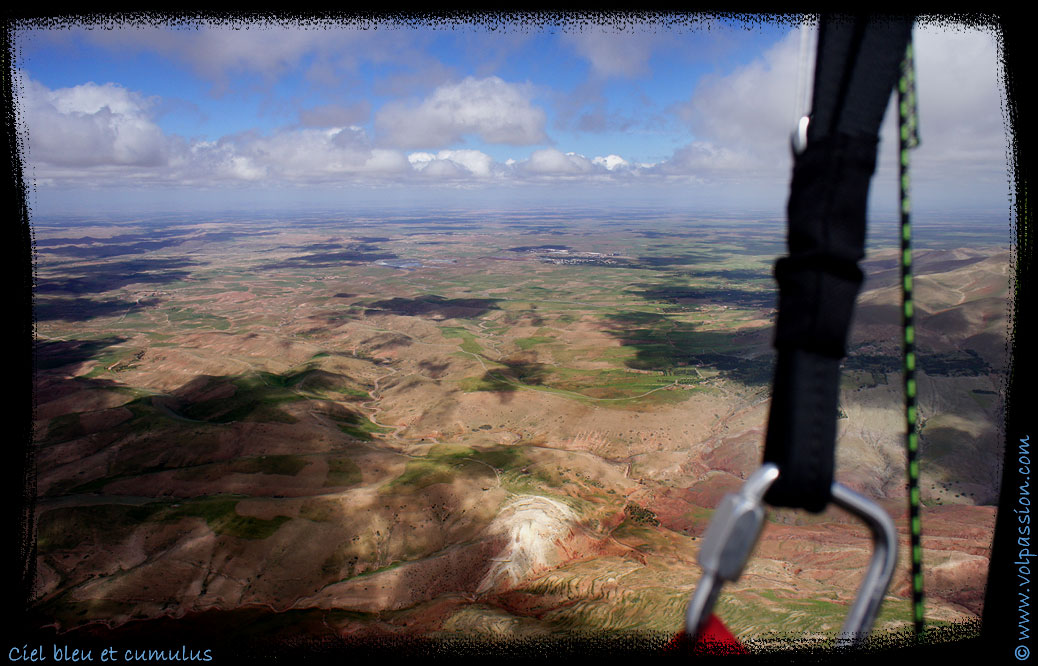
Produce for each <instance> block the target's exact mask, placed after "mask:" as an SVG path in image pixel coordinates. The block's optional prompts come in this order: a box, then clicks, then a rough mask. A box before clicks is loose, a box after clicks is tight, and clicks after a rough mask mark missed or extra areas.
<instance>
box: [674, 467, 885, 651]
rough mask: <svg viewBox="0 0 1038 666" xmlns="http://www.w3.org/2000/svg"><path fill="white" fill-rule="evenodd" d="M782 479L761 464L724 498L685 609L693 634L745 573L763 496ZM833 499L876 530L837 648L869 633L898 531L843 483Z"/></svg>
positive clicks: (705, 540) (872, 504) (761, 521)
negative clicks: (728, 585) (725, 588)
mask: <svg viewBox="0 0 1038 666" xmlns="http://www.w3.org/2000/svg"><path fill="white" fill-rule="evenodd" d="M778 477H779V469H778V467H777V466H776V465H774V464H773V463H767V464H765V465H762V466H761V467H760V469H758V470H757V471H756V472H754V473H753V474H751V475H750V476H749V478H747V479H746V482H745V483H744V484H743V485H742V487H741V488H740V489H739V492H737V493H728V494H727V495H725V496H724V499H723V500H721V505H720V506H719V507H718V508H717V511H716V513H715V514H714V517H713V519H712V520H711V521H710V526H709V527H708V528H707V530H706V534H705V535H704V537H703V545H702V547H701V548H700V550H699V557H698V559H699V565H700V566H701V567H702V568H703V576H702V578H700V580H699V584H698V585H697V586H696V590H695V592H694V593H693V594H692V597H691V598H690V600H689V603H688V608H687V610H686V612H685V632H686V633H687V634H688V635H689V636H691V637H695V636H696V635H697V634H698V633H699V631H700V630H701V629H702V627H703V625H704V624H706V621H707V619H708V618H709V617H710V613H711V612H712V611H713V608H714V605H715V604H716V602H717V597H718V595H719V594H720V592H721V586H722V585H723V584H724V583H725V582H733V581H736V580H738V579H739V576H741V575H742V572H743V569H744V568H745V567H746V562H747V561H748V560H749V557H750V553H751V552H752V551H753V548H754V547H755V546H756V544H757V540H758V539H759V538H760V533H761V529H762V528H763V526H764V494H765V493H766V492H767V491H768V488H770V487H771V485H772V484H773V483H774V482H775V480H776V479H778ZM832 498H833V502H834V503H836V505H837V506H839V507H841V508H843V509H844V510H846V511H848V512H850V513H853V514H854V515H856V516H858V517H859V518H861V519H862V520H863V521H864V522H865V524H866V525H868V526H869V529H870V530H871V531H872V543H873V552H872V559H871V560H870V562H869V568H868V571H867V572H866V573H865V580H864V581H863V582H862V584H861V586H860V587H859V588H858V594H857V596H856V598H855V600H854V604H853V605H852V606H851V610H850V612H849V613H848V614H847V617H846V619H845V620H844V623H843V628H842V629H841V630H840V635H839V637H838V638H837V640H836V644H837V647H853V646H856V645H858V644H860V643H861V642H862V641H864V640H865V638H867V637H868V635H869V631H870V630H871V629H872V624H873V622H874V621H875V619H876V614H877V613H878V612H879V607H880V604H882V603H883V596H884V595H885V594H886V592H887V588H888V587H889V586H890V579H891V577H892V576H893V575H894V565H895V564H896V562H897V530H896V529H895V527H894V521H893V520H891V519H890V516H888V515H887V512H886V511H884V510H883V508H882V507H880V506H879V505H878V504H876V503H875V502H873V501H872V500H869V499H867V498H865V497H863V496H862V495H859V494H858V493H856V492H854V491H852V490H850V489H849V488H847V487H845V486H842V485H840V484H839V483H834V484H833V486H832Z"/></svg>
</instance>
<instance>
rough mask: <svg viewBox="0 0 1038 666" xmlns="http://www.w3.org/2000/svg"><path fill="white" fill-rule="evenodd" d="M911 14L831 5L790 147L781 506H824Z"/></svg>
mask: <svg viewBox="0 0 1038 666" xmlns="http://www.w3.org/2000/svg"><path fill="white" fill-rule="evenodd" d="M911 29H912V18H911V17H906V18H899V19H889V18H887V19H879V18H875V17H867V18H866V17H857V18H853V19H847V18H844V19H835V18H832V17H823V19H822V22H821V25H820V27H819V35H818V56H817V62H816V65H815V82H814V94H813V100H812V110H811V121H810V125H809V126H808V133H807V137H808V140H807V146H806V148H805V149H804V150H803V152H801V153H800V154H798V155H795V156H794V164H793V180H792V185H791V186H790V196H789V204H788V207H787V215H788V222H789V236H788V250H789V254H788V255H787V256H785V257H782V258H781V259H779V260H778V261H777V262H776V264H775V278H776V280H777V281H778V287H779V310H778V320H777V322H776V325H775V348H776V350H777V360H776V365H775V377H774V382H773V385H772V399H771V411H770V414H769V417H768V430H767V439H766V441H765V448H764V462H772V463H775V464H776V465H778V467H779V470H780V476H779V478H778V480H777V481H776V482H775V483H774V485H772V486H771V489H770V490H769V491H768V493H767V495H766V496H765V501H767V502H768V503H769V504H772V505H775V506H788V507H793V508H802V509H806V510H808V511H813V512H817V511H821V510H823V509H824V508H825V507H826V505H828V503H829V501H830V499H831V496H830V489H831V487H832V482H833V468H834V463H835V455H836V419H837V409H838V399H839V380H840V371H839V363H840V359H842V358H843V357H844V356H846V354H847V334H848V332H849V330H850V325H851V317H852V314H853V312H854V303H855V300H856V299H857V295H858V291H859V289H860V287H861V283H862V280H863V275H862V272H861V269H860V268H859V267H858V261H860V260H861V259H862V258H863V257H864V256H865V211H866V203H867V200H868V193H869V182H870V180H871V179H872V173H873V171H874V170H875V166H876V152H877V148H878V144H879V139H878V135H879V126H880V123H881V122H882V120H883V112H884V111H885V109H886V106H887V102H888V100H889V99H890V93H891V91H893V90H894V84H895V82H896V81H897V79H898V76H899V73H900V69H899V67H900V63H901V60H902V58H903V56H904V53H905V47H906V45H907V44H908V39H909V36H910V35H911Z"/></svg>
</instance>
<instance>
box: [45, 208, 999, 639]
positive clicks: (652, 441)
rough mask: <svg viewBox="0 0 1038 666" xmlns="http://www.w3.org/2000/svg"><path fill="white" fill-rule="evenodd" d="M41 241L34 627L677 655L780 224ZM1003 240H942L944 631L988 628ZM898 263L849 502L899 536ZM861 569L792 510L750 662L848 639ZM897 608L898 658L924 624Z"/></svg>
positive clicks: (930, 539)
mask: <svg viewBox="0 0 1038 666" xmlns="http://www.w3.org/2000/svg"><path fill="white" fill-rule="evenodd" d="M640 218H641V219H640ZM35 231H36V243H37V249H38V252H39V258H40V260H39V264H38V266H39V273H38V278H37V280H38V282H37V313H38V314H37V317H38V321H37V326H38V331H39V335H38V337H39V342H38V364H39V372H38V380H37V386H36V390H37V400H38V411H37V416H36V418H37V426H38V427H37V432H38V444H39V447H40V448H39V453H38V460H39V467H40V474H39V481H38V483H39V493H40V500H39V505H38V511H39V516H40V520H39V528H38V529H39V532H38V534H39V536H38V547H39V581H40V582H39V585H40V602H39V603H40V604H41V608H42V609H44V611H45V612H46V613H47V615H49V616H52V617H53V618H54V620H55V621H56V622H58V623H60V625H61V626H63V627H66V626H75V625H77V624H80V623H83V622H91V621H104V622H107V623H114V624H118V623H123V622H126V621H128V620H131V619H135V618H153V617H158V616H163V615H167V614H172V615H181V614H184V613H191V612H199V611H203V610H206V609H224V610H229V609H234V608H239V607H248V606H255V605H259V606H263V607H266V608H269V609H271V610H273V611H277V612H287V611H304V610H306V611H312V612H314V613H319V614H320V617H321V618H322V621H323V623H324V625H325V626H326V627H328V628H330V629H331V630H333V631H337V632H341V633H356V632H433V633H450V632H463V633H488V632H489V633H490V634H492V635H497V634H501V633H505V634H514V635H521V636H523V635H538V634H545V633H552V632H554V633H558V632H566V631H581V630H627V631H635V630H643V631H659V632H669V633H675V632H676V631H678V630H679V629H680V623H681V622H682V618H683V607H684V604H685V603H686V602H687V597H688V595H689V594H690V591H691V589H692V586H693V585H694V584H695V582H696V581H697V579H698V576H699V568H698V565H697V564H696V563H695V555H696V552H697V538H698V537H700V536H701V535H702V533H703V531H704V530H705V528H706V525H707V522H708V519H709V516H710V514H711V512H712V510H713V509H714V508H715V507H716V504H717V502H718V501H719V499H720V497H721V496H722V495H723V494H724V493H725V492H728V491H731V490H734V489H736V488H737V487H738V485H739V484H740V480H741V479H743V478H745V476H746V475H748V474H749V473H750V472H752V471H753V470H754V469H755V468H756V467H757V466H758V465H759V464H760V447H761V446H762V443H763V431H762V429H763V426H764V424H765V420H766V414H767V412H766V407H767V403H768V397H769V390H770V386H769V383H770V370H771V365H770V364H771V359H772V351H771V337H772V324H773V319H774V312H775V309H774V308H775V289H774V286H773V279H772V278H771V275H770V272H771V269H770V264H771V263H772V262H773V258H774V256H776V255H777V254H779V253H780V252H781V250H782V244H783V242H784V238H783V227H782V225H781V224H780V222H778V221H774V220H724V219H700V220H691V221H690V220H684V219H657V218H655V217H653V216H651V215H643V216H639V214H638V212H637V211H627V212H625V213H624V214H622V215H617V216H615V217H612V218H610V217H603V216H602V214H597V215H596V214H593V213H590V212H584V211H579V210H578V211H572V212H567V213H565V214H557V215H549V214H546V213H541V214H529V215H526V216H521V215H502V214H497V213H494V212H487V213H485V214H479V215H468V216H464V215H460V214H457V215H451V216H444V217H425V218H413V219H375V218H338V217H330V218H317V217H315V218H309V219H297V220H293V221H292V224H291V226H290V228H288V229H286V228H285V226H284V225H283V224H282V223H280V222H279V221H278V220H277V219H268V220H263V219H222V220H220V219H215V220H206V221H195V220H189V219H188V220H183V219H181V220H162V221H147V220H142V221H136V222H126V223H121V224H111V223H108V224H106V223H104V222H102V221H101V220H96V221H83V222H80V223H77V224H74V225H67V224H63V223H61V222H54V223H49V224H38V225H37V226H36V229H35ZM927 232H929V234H927ZM376 234H377V235H376ZM928 235H929V238H927V236H928ZM993 235H994V234H988V237H987V238H985V237H984V234H978V233H977V232H976V231H974V230H973V227H972V226H971V225H968V224H958V225H955V224H951V223H949V224H946V225H940V224H936V225H934V226H933V227H932V228H927V227H925V226H924V227H922V228H921V231H920V236H921V237H922V240H920V244H921V247H920V248H919V249H918V256H917V276H916V284H917V302H918V307H919V310H920V315H919V344H920V368H921V374H920V384H921V388H920V404H921V414H920V418H921V423H922V466H923V470H924V472H923V481H924V485H923V489H922V499H923V504H924V506H925V510H924V520H925V524H926V528H927V531H926V540H925V542H924V543H925V557H926V561H927V564H928V565H929V567H930V571H931V572H932V573H931V575H930V579H929V580H928V606H927V611H928V614H929V616H930V621H931V622H941V621H944V622H953V621H957V620H962V619H965V618H970V617H975V616H977V615H978V614H979V612H980V610H981V607H982V602H983V590H984V581H985V572H986V567H987V552H986V551H987V549H988V547H989V545H990V538H991V531H992V527H993V519H994V510H995V506H994V505H995V504H996V503H997V483H998V476H997V460H996V458H995V457H994V456H993V455H991V452H992V451H993V450H994V448H995V447H996V444H997V440H998V436H997V419H998V414H999V402H998V400H999V399H998V395H999V389H1000V378H1001V374H1002V368H1003V364H1004V362H1005V361H1004V346H1005V316H1006V312H1005V310H1006V299H1007V288H1008V287H1007V285H1008V282H1007V278H1008V269H1009V262H1008V253H1007V251H1006V250H1004V249H1001V248H999V247H998V246H997V244H996V243H994V242H992V241H993V239H992V238H991V236H993ZM924 241H927V242H925V243H924ZM985 241H987V242H986V243H985ZM963 247H968V248H969V249H963ZM896 253H897V249H896V247H894V246H893V244H889V246H884V244H883V243H877V244H876V246H875V247H873V248H872V249H871V250H870V256H869V257H868V258H867V261H866V263H865V266H866V268H867V269H868V276H869V277H868V282H867V284H866V286H865V289H864V290H863V293H862V295H861V297H860V299H859V311H858V312H859V314H858V317H857V320H856V323H855V328H854V333H853V336H852V338H853V339H852V353H851V355H850V357H849V358H848V359H847V361H846V362H845V369H844V379H843V388H842V392H841V416H843V417H845V418H841V419H840V434H839V436H840V440H839V442H840V443H839V448H838V478H840V480H841V481H843V482H844V483H845V484H847V485H848V486H850V487H851V488H853V489H855V490H858V491H859V492H863V493H866V494H868V495H869V496H871V497H874V498H877V499H878V500H879V501H880V502H881V503H882V504H883V506H884V507H885V508H887V510H888V511H889V512H890V513H891V515H892V516H895V517H899V518H900V520H899V524H900V525H901V526H902V528H903V527H904V525H905V520H904V513H905V508H906V506H907V504H906V502H905V487H904V461H903V457H904V452H903V442H902V439H903V437H902V436H900V435H901V433H900V432H899V430H898V425H899V424H900V422H901V418H902V417H901V410H902V409H903V407H901V403H900V399H901V398H900V391H901V389H900V385H899V380H898V377H899V371H900V360H899V354H900V347H899V343H898V342H897V340H898V338H897V335H896V332H897V327H898V326H899V320H898V317H897V313H898V308H899V301H898V300H897V299H898V298H899V292H898V291H897V290H896V289H895V286H896V284H897V282H898V279H899V278H898V274H897V268H896ZM902 536H904V532H903V531H902ZM906 550H907V548H905V547H902V552H904V551H906ZM868 556H869V535H868V533H867V531H866V530H865V529H864V528H863V526H861V525H859V524H856V523H855V521H854V520H853V519H852V518H850V517H848V516H844V515H841V514H840V512H839V511H838V510H835V509H834V510H832V511H830V512H826V513H824V514H820V515H811V514H806V513H802V512H801V513H796V512H791V511H786V512H782V511H775V512H773V514H772V515H771V518H770V521H769V523H768V525H767V527H766V529H765V532H764V535H763V537H762V542H761V545H760V547H759V550H758V554H757V557H756V558H755V559H753V560H752V561H751V564H750V566H749V568H748V570H747V573H746V574H745V576H744V578H743V579H742V580H741V581H740V582H739V583H738V584H737V585H734V586H732V588H731V591H730V593H729V594H726V595H725V596H723V597H722V599H721V601H720V610H721V613H723V616H724V618H725V620H726V622H727V623H728V624H729V625H730V626H731V628H732V630H733V631H737V632H742V633H743V634H744V635H746V636H748V637H751V638H752V637H754V636H755V635H757V634H759V633H761V632H764V631H765V630H768V629H770V628H776V629H777V628H780V629H781V631H784V632H805V633H811V632H815V633H824V632H825V631H828V630H835V629H836V628H838V626H839V624H840V622H841V621H842V619H841V618H842V616H843V614H844V613H845V612H846V606H847V604H848V603H849V601H850V599H851V598H852V596H853V591H854V590H855V589H856V586H857V579H858V578H859V577H860V570H861V569H862V567H863V566H864V564H865V562H866V561H867V558H868ZM907 577H908V572H907V569H906V567H905V566H902V567H901V568H900V569H899V576H898V578H896V580H895V582H894V584H893V586H892V589H891V590H890V593H889V597H888V603H887V604H886V605H885V606H884V609H883V612H882V615H881V617H880V623H879V627H880V628H881V629H887V630H896V629H898V628H903V627H901V625H902V624H903V623H905V622H906V621H907V619H908V613H909V610H910V609H909V605H908V602H907V600H906V595H907V585H908V582H907ZM289 617H291V616H286V622H288V621H289V620H288V618H289Z"/></svg>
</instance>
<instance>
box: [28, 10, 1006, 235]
mask: <svg viewBox="0 0 1038 666" xmlns="http://www.w3.org/2000/svg"><path fill="white" fill-rule="evenodd" d="M369 27H370V26H369ZM237 28H238V29H233V28H232V27H231V26H229V25H226V24H218V23H198V24H190V25H188V26H186V27H182V28H179V29H175V28H171V27H170V26H168V25H162V24H156V25H152V26H147V25H145V26H141V25H130V24H126V25H119V24H115V25H113V26H111V29H100V28H99V27H97V26H94V27H91V26H86V25H75V26H72V27H71V29H63V30H61V29H53V28H34V27H31V26H26V27H24V28H23V29H21V30H20V31H19V32H18V33H17V36H16V45H17V47H18V51H19V57H18V59H17V61H16V63H15V67H16V75H17V80H18V82H19V85H20V89H19V91H18V99H19V109H18V110H19V114H20V115H19V118H20V121H21V123H22V127H23V129H24V131H25V132H26V145H27V147H28V150H27V153H28V154H27V157H26V159H25V166H26V169H27V171H26V175H27V178H28V180H29V181H30V182H31V183H32V184H33V185H34V186H35V190H34V192H35V194H34V195H33V197H34V200H33V201H31V202H30V205H32V206H33V208H34V210H36V211H38V212H41V213H46V212H58V211H61V212H76V211H77V210H82V211H83V212H88V211H93V210H98V211H102V212H103V209H104V208H105V207H109V208H113V209H115V208H119V209H127V210H132V209H133V208H135V207H136V208H140V209H141V210H142V211H143V210H147V209H162V208H169V207H173V208H176V207H181V208H190V207H191V206H203V207H214V208H235V207H246V208H247V207H249V206H250V205H253V206H259V205H262V206H272V205H276V204H282V206H283V207H284V208H289V209H290V208H292V207H306V206H308V205H309V206H319V207H335V206H337V205H341V203H344V202H350V201H358V200H363V201H365V202H368V203H370V204H371V205H378V204H379V202H380V201H382V202H385V203H386V204H387V205H391V204H393V205H397V204H399V203H400V202H402V201H406V202H414V203H416V204H417V203H421V202H423V201H424V202H426V203H429V204H430V205H439V204H441V203H442V202H445V201H449V202H452V203H454V204H456V205H457V206H459V207H464V206H474V207H479V208H487V207H494V204H495V203H496V202H512V203H510V204H509V206H514V205H517V203H516V202H518V205H524V206H529V207H536V206H537V205H542V204H543V205H556V204H559V203H562V202H567V201H571V202H572V203H575V204H581V203H597V204H600V205H619V206H622V205H644V204H652V203H655V204H659V205H671V204H673V205H675V206H678V207H683V208H688V209H695V208H696V207H697V206H698V207H703V208H704V209H709V210H732V211H733V212H740V213H741V212H755V211H762V212H765V213H770V214H774V215H781V211H782V209H783V207H784V205H785V199H784V196H785V194H784V193H785V190H786V187H787V185H788V179H789V169H790V164H791V163H790V158H789V149H788V136H789V131H790V129H791V127H792V125H793V123H794V121H795V118H796V116H797V100H796V92H797V84H798V81H804V80H807V79H809V77H810V67H811V63H810V58H808V59H807V60H806V61H805V60H804V57H803V56H804V54H808V55H811V54H812V48H811V47H812V42H811V37H812V36H813V31H812V30H810V29H809V30H807V31H804V32H803V34H802V31H801V30H800V29H799V27H798V26H795V25H793V24H789V23H786V24H782V23H777V22H768V21H761V22H758V23H755V24H752V25H747V24H739V23H734V22H722V21H717V20H711V21H696V20H688V21H678V22H675V23H672V24H669V25H662V24H650V23H641V24H639V23H637V22H635V23H634V24H633V25H629V26H627V27H626V28H624V29H618V28H616V27H615V26H613V25H612V24H611V23H609V22H605V23H603V24H601V25H590V24H584V25H580V24H575V23H574V24H566V25H556V26H545V25H529V26H527V25H521V24H519V25H507V24H504V25H500V26H499V29H498V30H495V31H490V30H487V29H486V27H484V26H481V25H475V24H465V23H455V24H453V25H451V26H449V27H448V28H446V29H444V28H440V29H434V28H432V27H428V26H427V27H414V26H412V25H407V24H394V23H390V22H381V23H379V24H377V28H376V29H367V30H363V29H359V27H358V26H356V25H352V26H351V25H342V24H328V25H322V26H320V27H315V26H313V25H309V26H304V25H298V24H288V23H286V24H276V23H274V24H249V25H248V26H247V29H245V28H246V26H245V25H241V24H239V25H238V26H237ZM915 38H916V43H917V53H918V73H919V81H920V83H919V88H920V90H919V94H920V115H921V120H920V124H921V127H922V131H923V146H922V147H921V148H920V149H919V150H918V151H917V152H916V155H915V156H914V159H915V163H916V168H915V183H916V190H917V192H916V199H917V201H918V202H920V203H921V204H924V205H930V206H931V207H938V208H942V209H946V210H949V211H952V210H955V209H961V208H970V209H991V210H995V211H997V210H1006V211H1008V203H1007V199H1008V194H1009V187H1008V184H1007V182H1006V181H1007V173H1006V160H1005V145H1006V132H1005V128H1004V126H1003V120H1002V114H1001V106H1000V94H1001V87H1000V81H999V78H998V65H997V53H998V52H997V44H996V40H995V37H994V36H993V35H991V34H988V33H984V32H980V31H976V30H972V29H964V30H953V29H948V28H947V27H946V26H944V27H941V26H932V27H927V26H922V27H917V29H916V34H915ZM888 125H889V123H888ZM892 129H893V127H892V125H890V126H887V127H885V129H884V142H883V145H884V150H883V152H881V160H883V162H881V163H882V164H883V165H884V166H881V168H880V170H879V173H878V177H877V180H876V185H877V186H879V187H882V186H883V184H890V183H893V177H894V175H893V164H894V162H893V157H892V155H891V153H890V147H891V145H892V144H893V143H894V140H893V137H892V135H891V134H890V133H891V131H892ZM887 137H890V138H889V139H888V138H887ZM888 164H889V166H887V165H888ZM890 187H894V186H893V185H890ZM874 189H876V188H874ZM886 199H892V198H891V197H886ZM892 205H893V204H892V201H891V203H890V205H889V206H888V207H891V208H892Z"/></svg>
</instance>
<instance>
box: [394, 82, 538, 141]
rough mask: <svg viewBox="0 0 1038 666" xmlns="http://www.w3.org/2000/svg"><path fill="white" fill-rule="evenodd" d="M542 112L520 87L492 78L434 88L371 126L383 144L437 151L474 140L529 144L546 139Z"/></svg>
mask: <svg viewBox="0 0 1038 666" xmlns="http://www.w3.org/2000/svg"><path fill="white" fill-rule="evenodd" d="M544 123H545V114H544V111H543V110H541V109H539V108H537V107H535V106H533V105H532V103H531V102H530V99H529V95H528V94H527V93H526V91H525V90H524V88H523V86H519V85H515V84H511V83H507V82H505V81H503V80H502V79H500V78H498V77H496V76H491V77H487V78H484V79H476V78H473V77H471V76H470V77H468V78H466V79H465V80H463V81H461V82H460V83H452V84H446V85H442V86H440V87H438V88H437V89H436V90H434V91H433V92H432V94H430V95H429V96H428V97H426V98H425V99H424V100H422V101H421V102H420V103H419V104H417V105H407V104H403V103H399V102H396V103H390V104H387V105H386V106H384V107H382V109H381V110H379V112H378V113H377V114H376V117H375V126H376V128H377V129H378V133H379V136H380V138H382V139H383V140H384V142H385V143H386V144H387V145H392V146H397V147H400V148H436V147H440V146H447V145H450V144H452V143H456V142H458V141H460V140H462V138H463V137H465V136H468V135H473V136H477V137H479V138H480V139H482V140H483V141H485V142H487V143H502V144H512V145H531V144H536V143H542V142H544V141H546V140H547V136H546V135H545V133H544Z"/></svg>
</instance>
